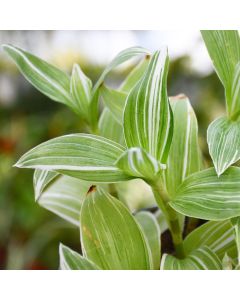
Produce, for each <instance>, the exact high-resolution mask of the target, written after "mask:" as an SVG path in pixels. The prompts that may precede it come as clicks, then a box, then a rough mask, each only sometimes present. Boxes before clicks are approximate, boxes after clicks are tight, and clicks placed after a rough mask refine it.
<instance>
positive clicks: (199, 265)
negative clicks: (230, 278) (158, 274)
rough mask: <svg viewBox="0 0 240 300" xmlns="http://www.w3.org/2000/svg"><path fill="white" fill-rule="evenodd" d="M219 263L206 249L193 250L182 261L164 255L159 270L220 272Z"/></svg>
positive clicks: (212, 253)
mask: <svg viewBox="0 0 240 300" xmlns="http://www.w3.org/2000/svg"><path fill="white" fill-rule="evenodd" d="M221 268H222V266H221V261H220V260H219V258H218V257H217V255H216V254H215V253H214V252H213V251H212V250H210V249H209V248H208V247H206V246H205V247H202V248H199V249H197V250H194V251H193V252H192V253H191V254H190V255H188V256H187V257H186V258H184V259H178V258H176V257H174V256H172V255H169V254H164V255H163V257H162V261H161V270H221Z"/></svg>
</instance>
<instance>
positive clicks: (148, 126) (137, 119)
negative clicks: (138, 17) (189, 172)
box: [124, 48, 173, 163]
mask: <svg viewBox="0 0 240 300" xmlns="http://www.w3.org/2000/svg"><path fill="white" fill-rule="evenodd" d="M168 60H169V59H168V55H167V49H165V48H163V49H162V50H161V51H157V52H155V53H154V55H153V56H152V58H151V60H150V63H149V66H148V68H147V70H146V72H145V74H144V77H143V78H142V79H141V80H140V81H139V82H138V84H137V85H136V86H135V87H134V88H133V89H132V90H131V92H130V93H129V95H128V97H127V103H126V106H125V110H124V135H125V139H126V144H127V146H128V147H129V148H131V147H140V148H142V149H144V150H145V151H146V152H148V153H149V154H150V155H151V156H153V157H154V158H155V159H156V160H158V161H160V162H162V163H166V160H167V156H168V152H169V148H170V145H171V140H172V131H173V124H172V123H173V118H172V112H171V108H170V105H169V102H168V96H167V70H168Z"/></svg>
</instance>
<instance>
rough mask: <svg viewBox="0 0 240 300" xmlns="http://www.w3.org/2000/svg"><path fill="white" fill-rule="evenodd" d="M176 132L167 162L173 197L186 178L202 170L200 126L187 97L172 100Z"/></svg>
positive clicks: (169, 187)
mask: <svg viewBox="0 0 240 300" xmlns="http://www.w3.org/2000/svg"><path fill="white" fill-rule="evenodd" d="M170 103H171V107H172V111H173V119H174V130H173V139H172V144H171V148H170V152H169V156H168V160H167V168H166V171H165V172H164V173H165V183H166V187H167V190H168V193H169V195H170V196H171V197H173V196H174V195H175V193H176V190H177V188H178V187H179V185H180V184H181V183H182V182H183V181H184V179H185V178H186V177H188V176H189V175H191V174H192V173H195V172H197V171H199V170H200V168H201V153H200V149H199V145H198V124H197V119H196V116H195V113H194V110H193V108H192V106H191V104H190V102H189V100H188V98H187V97H186V96H185V95H179V96H176V97H173V98H170Z"/></svg>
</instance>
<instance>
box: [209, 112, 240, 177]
mask: <svg viewBox="0 0 240 300" xmlns="http://www.w3.org/2000/svg"><path fill="white" fill-rule="evenodd" d="M207 142H208V147H209V153H210V155H211V158H212V160H213V164H214V167H215V169H216V172H217V174H218V176H220V175H221V174H222V173H223V172H224V171H225V170H227V168H228V167H229V166H231V165H232V164H233V163H235V162H236V161H238V160H239V159H240V121H230V120H228V119H227V118H226V117H221V118H218V119H216V120H215V121H213V122H212V123H211V124H210V126H209V128H208V131H207Z"/></svg>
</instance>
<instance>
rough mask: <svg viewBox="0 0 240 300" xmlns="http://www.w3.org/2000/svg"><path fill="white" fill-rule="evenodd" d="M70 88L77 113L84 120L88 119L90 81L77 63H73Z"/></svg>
mask: <svg viewBox="0 0 240 300" xmlns="http://www.w3.org/2000/svg"><path fill="white" fill-rule="evenodd" d="M70 90H71V95H72V98H73V100H74V101H75V104H76V106H77V107H78V111H79V113H80V114H81V115H82V116H83V118H84V119H85V120H88V118H89V103H90V101H91V90H92V82H91V80H90V79H89V78H88V77H87V76H86V75H85V74H84V73H83V71H82V70H81V68H80V67H79V65H77V64H75V65H74V67H73V70H72V76H71V84H70Z"/></svg>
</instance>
